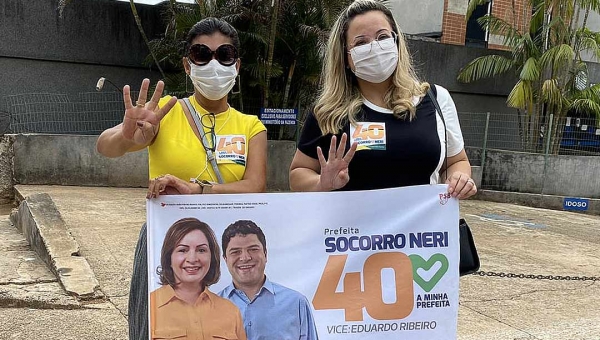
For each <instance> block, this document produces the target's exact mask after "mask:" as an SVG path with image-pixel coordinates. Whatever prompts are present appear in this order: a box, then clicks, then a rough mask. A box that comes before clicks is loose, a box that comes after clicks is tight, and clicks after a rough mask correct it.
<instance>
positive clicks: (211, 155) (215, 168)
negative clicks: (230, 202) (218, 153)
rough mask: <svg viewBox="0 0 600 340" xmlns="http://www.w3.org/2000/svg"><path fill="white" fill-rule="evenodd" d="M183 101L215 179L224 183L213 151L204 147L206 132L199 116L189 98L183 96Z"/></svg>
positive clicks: (206, 140)
mask: <svg viewBox="0 0 600 340" xmlns="http://www.w3.org/2000/svg"><path fill="white" fill-rule="evenodd" d="M183 102H184V103H185V105H186V106H187V108H188V110H189V111H190V115H191V116H192V119H193V120H194V123H196V127H197V128H198V133H199V134H200V139H201V143H202V146H203V147H204V150H206V156H207V158H208V161H209V162H210V165H211V166H212V168H213V171H214V172H215V175H217V181H218V182H219V183H220V184H223V183H225V181H224V180H223V176H221V172H220V171H219V165H218V164H217V159H216V158H215V153H214V152H213V151H212V150H211V149H208V148H207V147H206V145H208V139H207V137H206V133H205V132H204V127H203V126H202V124H201V123H200V117H199V116H198V113H197V112H196V109H194V106H193V105H192V103H190V99H189V98H183Z"/></svg>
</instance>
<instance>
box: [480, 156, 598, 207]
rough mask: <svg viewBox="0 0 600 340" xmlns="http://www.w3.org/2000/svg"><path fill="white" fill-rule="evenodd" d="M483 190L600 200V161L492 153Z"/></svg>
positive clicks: (588, 158) (591, 157)
mask: <svg viewBox="0 0 600 340" xmlns="http://www.w3.org/2000/svg"><path fill="white" fill-rule="evenodd" d="M546 162H547V163H546ZM482 188H484V189H492V190H498V191H512V192H522V193H535V194H544V195H559V196H574V197H585V198H600V157H593V156H562V155H561V156H556V155H549V156H548V157H547V159H546V157H545V156H544V155H539V154H530V153H524V152H511V151H500V150H488V151H487V153H486V158H485V165H484V169H483V178H482Z"/></svg>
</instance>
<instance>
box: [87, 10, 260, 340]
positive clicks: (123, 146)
mask: <svg viewBox="0 0 600 340" xmlns="http://www.w3.org/2000/svg"><path fill="white" fill-rule="evenodd" d="M239 45H240V42H239V38H238V34H237V32H236V30H235V29H234V28H233V27H232V26H231V25H230V24H228V23H227V22H225V21H224V20H221V19H217V18H205V19H203V20H201V21H199V22H198V23H196V24H195V25H194V26H193V27H192V28H191V29H190V31H189V33H188V36H187V38H186V53H185V56H184V57H183V58H182V61H183V66H184V68H185V72H186V73H187V74H188V76H189V77H190V80H191V81H192V83H193V84H194V95H193V96H191V97H189V98H186V99H188V100H189V103H190V108H191V110H190V108H188V105H187V104H186V103H184V101H183V100H178V99H177V98H175V97H169V96H166V97H164V98H162V99H161V96H162V91H163V89H164V83H163V82H162V81H159V82H158V84H157V85H156V90H155V91H154V94H153V95H152V98H151V99H150V101H147V98H148V87H149V85H150V81H149V80H148V79H144V81H143V82H142V86H141V89H140V92H139V97H138V100H137V101H136V102H135V103H133V102H132V100H131V95H130V87H129V85H126V86H125V87H124V88H123V99H124V102H125V109H126V110H125V117H124V119H123V123H121V124H119V125H117V126H115V127H113V128H110V129H107V130H106V131H104V132H103V133H102V134H101V135H100V137H99V138H98V142H97V145H96V147H97V149H98V152H100V153H101V154H103V155H105V156H107V157H120V156H122V155H124V154H125V153H127V152H132V151H138V150H142V149H144V148H146V147H147V148H148V160H149V174H150V180H149V185H148V194H147V198H153V197H157V196H158V195H161V194H220V193H250V192H264V191H265V189H266V182H267V180H266V173H267V135H266V129H265V127H264V125H263V124H262V123H261V122H260V120H258V118H257V117H256V116H251V115H244V114H242V113H240V112H239V111H237V110H235V109H234V108H232V107H230V106H229V104H228V103H227V95H228V93H229V91H230V90H231V88H232V87H233V85H234V84H235V79H236V77H237V74H238V71H239V68H240V59H239V54H238V51H239ZM195 119H196V120H197V121H198V124H197V123H196V122H195ZM198 127H200V129H199V128H198ZM201 134H202V135H204V138H201ZM211 156H213V157H214V162H211V161H210V159H211V158H212V157H211ZM215 168H216V169H218V171H215ZM147 292H148V277H147V253H146V225H145V224H144V226H142V229H141V231H140V237H139V239H138V244H137V247H136V253H135V258H134V267H133V276H132V280H131V287H130V293H129V338H130V339H135V340H138V339H148V317H147V315H148V299H147Z"/></svg>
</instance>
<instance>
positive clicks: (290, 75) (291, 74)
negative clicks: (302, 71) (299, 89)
mask: <svg viewBox="0 0 600 340" xmlns="http://www.w3.org/2000/svg"><path fill="white" fill-rule="evenodd" d="M296 62H297V56H294V59H293V60H292V64H291V65H290V70H289V71H288V76H287V80H286V83H285V91H284V92H283V106H284V107H285V106H286V105H287V102H288V97H289V95H290V88H291V87H292V78H293V77H294V70H295V69H296Z"/></svg>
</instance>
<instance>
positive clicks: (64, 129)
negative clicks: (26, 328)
mask: <svg viewBox="0 0 600 340" xmlns="http://www.w3.org/2000/svg"><path fill="white" fill-rule="evenodd" d="M131 95H132V98H133V101H135V100H136V98H137V92H133V91H132V93H131ZM4 99H5V100H4V108H0V134H3V133H50V134H83V135H97V134H100V133H101V132H102V131H104V130H105V129H107V128H110V127H112V126H115V125H117V124H119V123H121V122H122V121H123V112H124V105H123V95H122V94H121V93H120V92H85V93H80V94H79V96H78V98H77V99H76V100H75V101H71V100H70V99H69V97H68V96H67V95H66V94H50V93H48V94H40V93H36V94H20V95H11V96H7V97H5V98H4ZM230 102H231V105H232V106H234V107H235V108H236V109H238V110H240V111H242V112H244V113H246V114H252V115H256V116H259V113H260V109H261V107H262V105H261V104H262V101H261V100H260V98H243V100H241V98H240V97H239V96H237V95H233V96H231V98H230ZM305 113H306V112H300V114H299V119H298V121H296V125H281V126H280V125H267V134H268V135H267V136H268V138H269V139H275V140H296V138H297V137H298V132H299V129H300V128H301V121H302V119H301V118H302V117H303V116H304V114H305Z"/></svg>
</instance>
